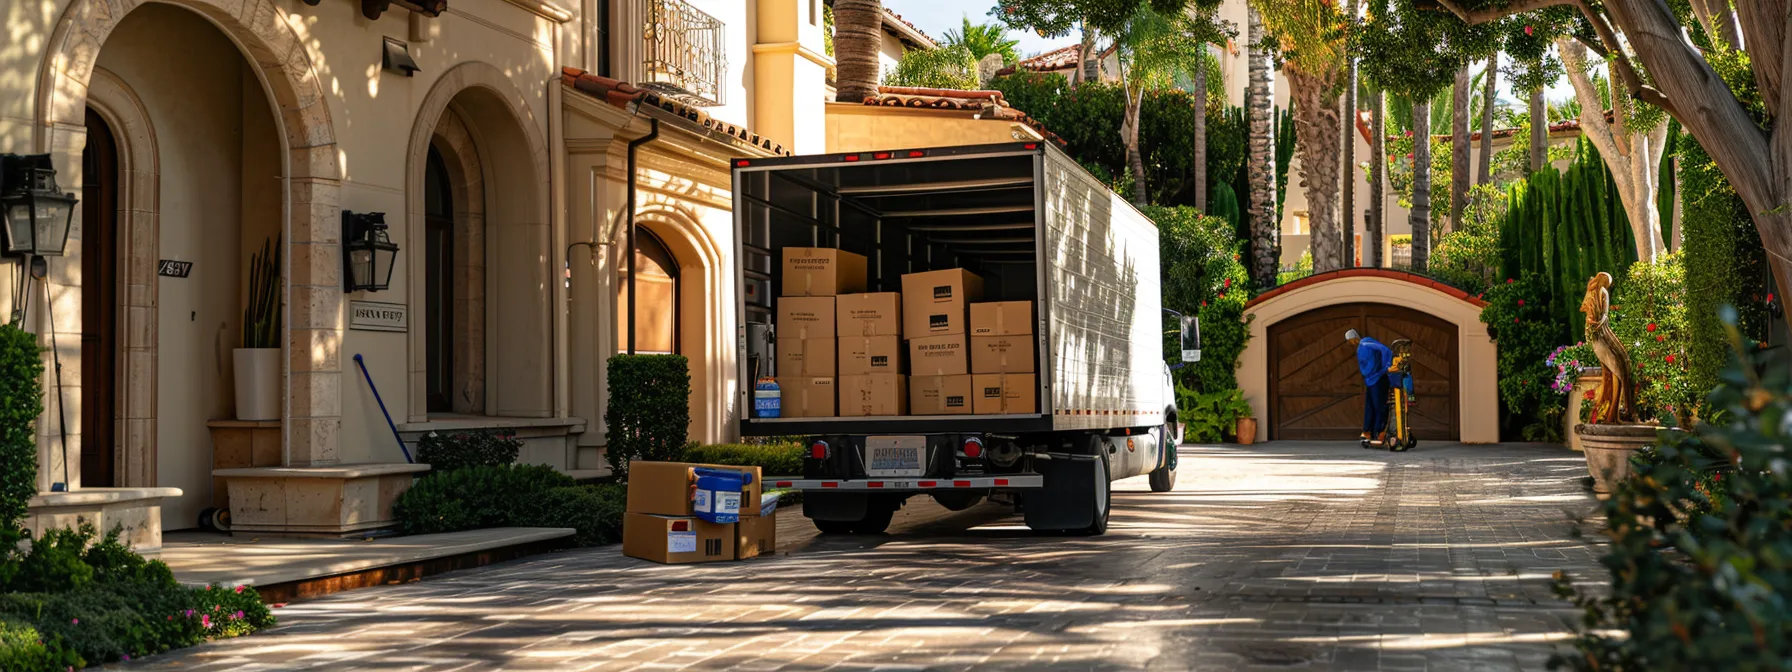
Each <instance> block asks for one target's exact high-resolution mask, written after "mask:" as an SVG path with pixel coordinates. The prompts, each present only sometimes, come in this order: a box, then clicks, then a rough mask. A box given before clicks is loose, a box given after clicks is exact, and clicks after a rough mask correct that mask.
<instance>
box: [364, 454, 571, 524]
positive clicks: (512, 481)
mask: <svg viewBox="0 0 1792 672" xmlns="http://www.w3.org/2000/svg"><path fill="white" fill-rule="evenodd" d="M569 485H573V480H572V477H570V476H567V475H565V474H562V473H560V472H558V471H554V468H553V467H549V466H545V465H539V464H528V465H514V464H512V465H502V466H476V467H467V468H464V469H456V470H454V471H449V472H445V473H442V474H437V475H435V476H431V477H429V478H424V479H419V480H418V481H417V483H416V484H415V485H412V486H411V488H410V489H409V490H406V491H404V494H401V495H399V496H398V500H397V501H396V502H394V503H393V504H392V512H393V515H395V516H396V517H397V518H398V524H399V528H400V529H402V530H403V531H404V533H405V534H439V533H443V532H459V531H461V530H477V529H482V528H488V527H507V526H509V525H511V524H512V523H511V522H510V521H512V520H514V519H515V518H516V517H517V516H516V509H517V507H519V506H523V505H525V504H527V503H529V502H530V500H531V499H532V498H535V497H538V496H540V495H541V493H543V492H546V491H547V490H549V489H551V488H559V487H565V486H569Z"/></svg>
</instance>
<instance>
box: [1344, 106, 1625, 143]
mask: <svg viewBox="0 0 1792 672" xmlns="http://www.w3.org/2000/svg"><path fill="white" fill-rule="evenodd" d="M1605 117H1606V120H1607V121H1609V120H1611V112H1610V111H1607V112H1606V113H1605ZM1371 119H1372V117H1371V116H1370V113H1369V112H1367V111H1364V110H1358V111H1357V113H1356V130H1357V132H1358V133H1360V134H1362V136H1363V141H1364V142H1368V141H1369V140H1371V139H1372V136H1371V135H1370V130H1369V122H1370V120H1371ZM1517 132H1518V129H1516V128H1496V129H1493V137H1495V138H1500V139H1504V138H1509V137H1512V135H1513V134H1515V133H1517ZM1579 132H1580V121H1578V120H1575V119H1569V120H1567V121H1559V122H1556V123H1553V124H1550V125H1549V134H1550V135H1551V136H1562V135H1572V134H1575V133H1579ZM1388 137H1390V138H1392V137H1394V136H1392V135H1389V136H1388ZM1468 137H1469V141H1471V142H1474V141H1479V140H1480V139H1481V132H1480V131H1475V132H1473V133H1470V134H1469V136H1468ZM1450 138H1451V134H1448V133H1445V134H1443V135H1437V136H1432V139H1434V140H1449V139H1450Z"/></svg>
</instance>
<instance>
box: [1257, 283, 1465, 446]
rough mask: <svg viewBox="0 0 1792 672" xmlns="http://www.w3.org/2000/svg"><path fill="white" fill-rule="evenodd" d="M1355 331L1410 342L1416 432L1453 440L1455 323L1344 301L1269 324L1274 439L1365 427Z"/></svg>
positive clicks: (1345, 433) (1330, 436)
mask: <svg viewBox="0 0 1792 672" xmlns="http://www.w3.org/2000/svg"><path fill="white" fill-rule="evenodd" d="M1350 329H1355V330H1357V331H1358V332H1360V333H1362V334H1364V335H1366V336H1370V337H1372V338H1375V339H1376V340H1379V341H1381V342H1382V343H1393V342H1394V341H1396V340H1399V339H1409V340H1411V341H1412V343H1413V347H1412V353H1413V358H1412V362H1413V383H1414V390H1413V394H1414V396H1415V397H1417V398H1418V399H1419V400H1420V401H1419V403H1418V404H1415V405H1414V406H1413V410H1412V426H1413V434H1414V435H1415V436H1417V437H1418V438H1419V439H1421V440H1425V441H1455V440H1457V439H1458V438H1459V437H1460V432H1459V430H1458V424H1457V394H1456V387H1457V384H1456V380H1457V373H1458V369H1459V368H1460V367H1459V366H1458V359H1457V356H1458V352H1457V334H1456V325H1453V324H1450V323H1449V322H1445V321H1443V320H1441V319H1438V318H1436V317H1433V316H1431V315H1427V314H1425V313H1421V312H1419V311H1417V310H1413V309H1411V308H1405V307H1402V306H1394V305H1389V304H1383V303H1346V304H1338V305H1332V306H1326V307H1324V308H1317V309H1314V310H1310V311H1307V312H1305V313H1301V314H1300V315H1297V316H1294V317H1291V318H1288V319H1286V320H1283V321H1281V322H1277V323H1276V324H1273V325H1270V327H1269V409H1270V410H1269V418H1268V422H1269V425H1270V433H1269V436H1270V439H1272V440H1349V439H1353V438H1356V437H1357V436H1358V434H1359V433H1361V431H1362V425H1363V379H1362V375H1361V373H1360V372H1359V371H1358V370H1357V361H1356V350H1355V348H1353V347H1351V345H1350V344H1349V343H1348V342H1346V341H1345V340H1344V332H1345V331H1347V330H1350Z"/></svg>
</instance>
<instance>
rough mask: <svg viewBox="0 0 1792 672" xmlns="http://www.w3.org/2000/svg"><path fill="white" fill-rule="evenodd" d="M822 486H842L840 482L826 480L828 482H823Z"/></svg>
mask: <svg viewBox="0 0 1792 672" xmlns="http://www.w3.org/2000/svg"><path fill="white" fill-rule="evenodd" d="M821 487H824V488H838V487H840V484H839V483H835V482H833V481H828V482H826V483H823V484H821Z"/></svg>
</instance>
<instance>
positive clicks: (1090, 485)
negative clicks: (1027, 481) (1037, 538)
mask: <svg viewBox="0 0 1792 672" xmlns="http://www.w3.org/2000/svg"><path fill="white" fill-rule="evenodd" d="M1099 459H1101V458H1099V457H1096V456H1094V455H1053V456H1052V459H1049V460H1048V459H1038V458H1037V457H1036V458H1035V459H1034V460H1033V467H1034V469H1035V470H1036V471H1038V472H1039V473H1040V475H1042V476H1044V477H1045V487H1043V488H1040V489H1038V490H1028V491H1026V495H1025V498H1024V500H1023V503H1024V505H1023V507H1022V509H1023V510H1024V511H1025V512H1026V517H1027V527H1030V528H1032V529H1035V530H1081V529H1085V528H1087V527H1089V526H1090V525H1092V524H1094V523H1095V472H1096V470H1097V469H1099V468H1101V465H1100V464H1098V463H1097V460H1099Z"/></svg>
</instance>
